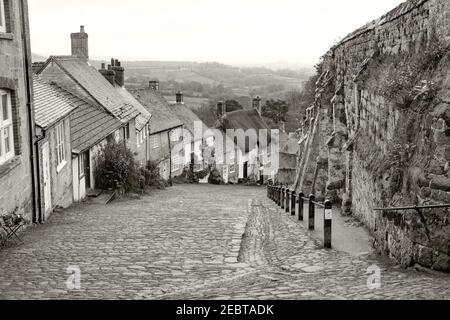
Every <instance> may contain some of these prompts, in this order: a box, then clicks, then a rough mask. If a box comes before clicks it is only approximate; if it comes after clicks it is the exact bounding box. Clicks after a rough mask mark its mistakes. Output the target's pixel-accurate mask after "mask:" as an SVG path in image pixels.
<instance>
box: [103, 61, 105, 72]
mask: <svg viewBox="0 0 450 320" xmlns="http://www.w3.org/2000/svg"><path fill="white" fill-rule="evenodd" d="M102 70H105V63H104V62H102Z"/></svg>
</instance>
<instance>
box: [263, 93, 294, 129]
mask: <svg viewBox="0 0 450 320" xmlns="http://www.w3.org/2000/svg"><path fill="white" fill-rule="evenodd" d="M288 111H289V106H288V104H287V103H286V101H284V100H280V99H278V100H273V99H270V100H269V101H266V104H265V105H264V106H263V112H262V115H263V116H264V117H266V118H269V119H272V120H273V121H274V122H275V123H276V124H278V123H280V122H281V121H286V115H287V113H288Z"/></svg>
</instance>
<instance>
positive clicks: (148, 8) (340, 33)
mask: <svg viewBox="0 0 450 320" xmlns="http://www.w3.org/2000/svg"><path fill="white" fill-rule="evenodd" d="M401 2H404V0H226V1H224V0H127V1H124V0H79V1H73V0H28V5H29V11H30V29H31V42H32V51H33V53H37V54H41V55H45V56H47V55H51V54H53V55H57V54H58V55H59V54H70V33H71V32H78V31H79V28H80V25H84V26H85V28H86V32H87V33H88V34H89V51H90V56H91V58H93V59H107V58H110V57H112V56H114V57H115V58H118V59H120V60H157V61H202V62H204V61H217V62H222V63H230V64H233V63H241V64H258V63H272V62H291V63H298V64H303V65H305V66H308V65H311V66H312V65H314V64H315V63H316V62H318V60H319V58H320V56H322V55H323V54H324V53H325V52H326V51H327V50H328V49H329V48H330V47H331V46H332V45H333V43H335V42H336V41H337V40H339V39H340V38H343V37H345V36H346V35H347V34H348V33H350V32H352V31H353V30H355V29H356V28H358V27H360V26H362V25H364V24H365V23H367V22H369V21H371V20H374V19H376V18H378V17H380V16H381V15H383V14H384V13H386V12H388V11H389V10H391V9H393V8H394V7H395V6H397V5H398V4H400V3H401Z"/></svg>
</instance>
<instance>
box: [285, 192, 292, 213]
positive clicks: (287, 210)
mask: <svg viewBox="0 0 450 320" xmlns="http://www.w3.org/2000/svg"><path fill="white" fill-rule="evenodd" d="M285 191H286V201H285V204H284V209H285V211H286V212H289V203H290V200H289V199H290V195H291V191H290V190H289V189H288V188H286V190H285Z"/></svg>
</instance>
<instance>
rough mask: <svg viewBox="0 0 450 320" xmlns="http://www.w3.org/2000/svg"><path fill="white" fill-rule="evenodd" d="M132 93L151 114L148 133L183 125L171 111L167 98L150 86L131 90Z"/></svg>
mask: <svg viewBox="0 0 450 320" xmlns="http://www.w3.org/2000/svg"><path fill="white" fill-rule="evenodd" d="M132 93H133V95H134V96H135V98H136V99H137V100H138V101H139V102H140V103H141V104H142V105H143V106H144V107H145V108H146V109H147V111H148V112H150V114H151V115H152V118H151V119H150V134H155V133H159V132H162V131H167V130H170V129H173V128H176V127H180V126H182V125H183V123H182V122H181V120H180V119H179V118H178V117H177V116H176V115H175V114H174V113H173V112H172V110H171V108H170V104H169V103H168V102H167V100H166V99H164V97H163V96H162V95H161V94H159V93H158V92H156V91H155V90H152V89H150V88H148V89H139V90H134V91H132Z"/></svg>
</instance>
